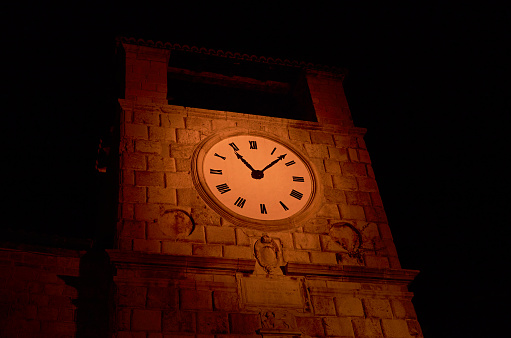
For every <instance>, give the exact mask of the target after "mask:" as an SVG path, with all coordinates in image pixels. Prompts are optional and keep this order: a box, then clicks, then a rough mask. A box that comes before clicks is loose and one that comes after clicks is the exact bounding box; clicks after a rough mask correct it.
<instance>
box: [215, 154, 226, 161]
mask: <svg viewBox="0 0 511 338" xmlns="http://www.w3.org/2000/svg"><path fill="white" fill-rule="evenodd" d="M215 156H216V157H220V158H221V159H222V160H225V156H222V155H218V154H217V153H215Z"/></svg>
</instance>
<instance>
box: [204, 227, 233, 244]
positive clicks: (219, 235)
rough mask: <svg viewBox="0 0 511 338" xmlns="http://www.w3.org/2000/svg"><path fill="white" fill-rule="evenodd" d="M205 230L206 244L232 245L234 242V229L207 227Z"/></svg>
mask: <svg viewBox="0 0 511 338" xmlns="http://www.w3.org/2000/svg"><path fill="white" fill-rule="evenodd" d="M205 228H206V242H207V243H211V244H228V245H233V244H235V242H236V236H235V233H234V228H230V227H218V226H207V227H205Z"/></svg>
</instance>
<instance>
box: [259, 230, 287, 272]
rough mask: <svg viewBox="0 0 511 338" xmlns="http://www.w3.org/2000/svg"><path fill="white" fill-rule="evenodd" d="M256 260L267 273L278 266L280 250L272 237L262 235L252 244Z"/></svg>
mask: <svg viewBox="0 0 511 338" xmlns="http://www.w3.org/2000/svg"><path fill="white" fill-rule="evenodd" d="M254 253H255V257H256V259H257V262H258V263H259V265H260V266H262V267H263V269H264V270H265V271H266V272H267V273H272V272H274V271H275V270H276V269H278V267H279V266H280V256H281V252H280V249H279V246H278V245H277V243H275V241H274V240H273V238H271V237H270V236H268V235H264V236H262V237H261V238H260V239H259V240H258V241H257V242H256V243H255V245H254Z"/></svg>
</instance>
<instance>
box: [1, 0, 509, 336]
mask: <svg viewBox="0 0 511 338" xmlns="http://www.w3.org/2000/svg"><path fill="white" fill-rule="evenodd" d="M8 6H10V7H8V8H7V9H4V11H3V12H4V13H3V17H4V19H3V20H2V34H3V39H2V42H3V46H4V48H3V51H2V54H3V57H4V60H5V56H7V61H3V63H2V65H3V68H2V73H3V75H2V79H3V91H2V92H3V93H2V94H3V96H4V100H3V101H4V102H7V104H6V105H5V104H4V105H3V116H4V117H6V119H4V120H3V123H2V128H3V135H4V136H5V140H4V142H3V144H4V156H3V159H4V161H3V166H4V168H6V169H7V174H6V176H5V179H6V182H7V184H6V189H5V190H4V194H5V195H6V196H7V197H8V199H9V200H10V201H11V202H14V203H12V205H8V207H7V208H6V210H5V211H4V216H7V217H4V220H5V223H4V224H6V226H7V227H9V228H11V229H28V230H32V231H37V232H45V233H50V234H59V235H62V236H80V235H81V234H84V233H87V234H92V231H90V229H91V225H90V224H91V222H93V221H94V213H93V212H92V211H91V210H92V207H91V206H92V205H93V204H94V199H93V198H92V196H93V192H94V189H95V188H94V187H95V186H94V175H93V166H94V160H95V151H96V146H97V142H98V139H99V137H100V135H101V134H102V133H103V132H104V128H105V127H107V126H108V125H109V124H110V123H112V115H111V112H112V110H113V109H114V108H115V93H116V92H115V89H116V86H115V83H114V75H115V74H114V38H115V36H127V37H136V38H143V39H147V40H154V41H158V40H160V41H164V42H171V43H180V44H188V45H195V46H199V47H207V48H213V49H222V50H224V51H232V52H240V53H247V54H255V55H259V56H272V57H280V58H288V59H294V60H303V61H309V62H313V63H317V64H327V65H334V66H342V67H346V68H348V69H349V75H348V77H347V79H346V80H345V89H346V94H347V97H348V102H349V103H350V107H351V110H352V114H353V118H354V120H355V123H356V125H357V126H359V127H365V128H367V129H368V133H367V136H366V143H367V145H368V147H369V151H370V153H371V155H372V160H373V166H374V168H375V173H376V175H377V180H378V182H379V187H380V190H381V195H382V198H383V202H384V205H385V208H386V212H387V215H388V218H389V223H390V226H391V229H392V230H393V235H394V239H395V243H396V246H397V249H398V253H399V254H400V258H401V262H402V265H403V267H404V268H408V269H418V270H421V274H420V275H419V277H418V278H417V280H416V282H414V284H413V285H412V291H414V292H415V295H416V296H415V298H414V302H415V304H416V308H417V312H418V315H419V320H420V322H421V324H422V326H423V330H424V333H425V334H426V337H475V336H478V337H483V336H486V337H489V336H492V334H496V333H498V332H500V326H504V322H503V320H504V318H505V317H504V312H502V311H505V310H499V309H500V308H502V306H503V307H504V309H505V308H506V305H507V304H508V303H509V301H510V297H509V291H508V290H509V287H508V283H509V282H508V279H507V278H506V277H505V271H504V270H505V268H507V267H509V249H508V246H507V239H508V238H509V237H508V232H509V231H508V228H509V225H510V221H509V215H508V214H509V209H510V203H509V200H510V199H509V193H510V190H509V171H508V169H507V168H506V165H507V162H508V160H507V157H508V156H509V150H508V148H507V147H506V146H507V145H508V143H509V142H508V140H507V138H508V137H507V135H508V127H509V122H510V110H511V109H510V106H511V104H510V95H509V90H510V86H509V81H510V80H509V60H511V56H510V55H509V54H506V53H507V51H506V50H507V47H508V45H509V32H510V31H511V30H510V25H509V22H510V20H511V15H510V11H509V9H507V8H505V7H492V6H490V5H467V4H464V5H452V4H427V5H417V4H415V2H413V3H410V4H408V5H404V6H392V5H387V4H380V5H376V6H375V5H369V4H366V3H364V4H361V5H335V6H332V5H331V4H330V5H328V6H326V5H325V6H322V5H321V4H319V3H317V4H316V3H306V4H302V5H300V4H299V3H297V2H294V3H288V4H286V5H277V4H275V3H271V4H267V5H263V4H261V3H258V2H253V3H251V4H250V6H251V7H250V8H247V7H246V6H247V5H243V6H241V5H240V4H238V5H234V4H232V5H231V6H222V5H219V4H218V3H217V2H211V3H210V4H209V5H207V6H206V7H204V5H202V4H201V5H199V4H190V5H188V6H184V5H173V4H163V3H161V2H158V5H155V6H154V7H151V6H150V5H137V7H132V6H131V5H130V6H128V4H127V3H126V4H124V7H123V6H119V7H114V6H112V5H104V4H90V3H89V4H88V5H87V6H85V7H80V6H77V5H75V4H71V3H69V4H67V5H60V6H57V5H48V4H45V3H32V4H26V3H25V4H20V5H8ZM13 6H14V7H13ZM4 205H5V202H4ZM490 333H491V334H490Z"/></svg>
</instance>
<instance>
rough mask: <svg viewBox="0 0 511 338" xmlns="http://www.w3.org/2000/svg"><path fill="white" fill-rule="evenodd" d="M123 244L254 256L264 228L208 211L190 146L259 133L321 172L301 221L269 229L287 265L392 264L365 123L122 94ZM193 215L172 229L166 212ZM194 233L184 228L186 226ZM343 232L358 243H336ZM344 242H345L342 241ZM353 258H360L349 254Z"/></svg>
mask: <svg viewBox="0 0 511 338" xmlns="http://www.w3.org/2000/svg"><path fill="white" fill-rule="evenodd" d="M121 106H122V117H121V119H122V121H123V124H122V130H121V135H122V141H121V146H120V148H121V186H120V208H121V211H120V212H121V217H120V221H119V226H118V229H119V234H118V235H119V239H118V244H119V248H120V249H121V250H134V251H143V252H154V253H164V254H182V255H198V256H212V257H225V258H251V257H253V250H252V246H253V244H254V242H255V240H257V238H260V237H261V236H262V235H263V233H265V232H262V231H256V230H251V229H247V228H240V227H236V226H234V225H232V224H229V223H228V222H227V221H226V220H224V219H223V218H222V217H220V216H219V215H218V214H216V213H215V212H214V211H213V210H211V209H210V208H209V207H208V206H207V205H206V203H204V202H203V200H202V199H201V198H200V197H199V195H198V193H197V192H196V190H195V188H194V186H193V183H192V178H191V175H190V166H191V164H190V162H191V155H192V152H193V150H194V149H195V147H196V146H197V144H198V143H199V142H200V141H201V140H202V139H204V138H205V137H207V136H208V135H211V134H212V133H215V132H216V131H221V130H224V129H225V128H239V129H241V130H246V131H248V132H250V131H251V130H254V131H255V130H257V131H265V132H267V133H269V134H273V135H277V136H278V137H279V138H280V139H282V140H284V141H286V142H289V143H291V144H293V145H294V146H295V147H296V148H298V149H299V150H301V151H302V152H303V153H304V154H306V155H307V157H308V158H309V160H310V161H311V162H312V164H313V165H314V167H315V168H316V170H317V172H318V173H319V175H320V183H321V185H322V191H323V196H322V208H321V209H320V210H319V211H318V212H317V213H316V214H315V215H314V217H312V218H311V219H310V220H308V221H307V222H305V223H304V224H301V226H300V227H297V228H296V229H293V230H291V231H286V232H278V233H267V234H268V235H269V236H270V237H271V238H274V239H275V240H277V241H278V244H279V246H280V247H281V248H282V250H283V258H284V262H290V261H292V262H294V261H296V262H307V263H324V264H356V265H363V266H368V267H377V268H389V267H390V268H399V267H400V265H399V261H398V258H397V254H396V251H395V247H394V244H393V241H392V237H391V234H390V230H389V227H388V224H387V219H386V216H385V212H384V210H383V206H382V202H381V199H380V195H379V193H378V187H377V184H376V180H375V176H374V173H373V170H372V167H371V161H370V158H369V154H368V151H367V149H366V147H365V143H364V140H363V133H364V130H363V129H359V128H354V127H342V126H336V125H325V124H319V123H314V122H304V121H296V120H289V119H278V118H269V117H262V116H252V115H244V114H238V113H231V112H220V111H209V110H202V109H196V108H185V107H179V106H168V105H166V106H157V105H146V106H143V105H138V104H135V103H133V102H131V101H127V100H121ZM171 210H181V211H183V215H187V216H190V217H191V218H192V219H193V221H194V229H193V231H191V233H187V234H184V233H182V234H179V233H177V232H178V231H179V230H177V229H169V228H168V227H169V226H172V225H170V224H169V222H168V217H167V216H166V213H168V212H169V211H171ZM190 230H191V229H190ZM350 233H353V234H356V235H359V236H360V239H361V242H357V243H349V244H348V243H341V242H340V241H341V240H340V237H339V236H341V237H342V236H345V235H347V234H348V235H349V234H350ZM347 245H349V247H348V248H347V247H346V246H347ZM356 258H358V259H356Z"/></svg>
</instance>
